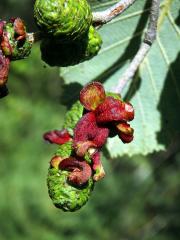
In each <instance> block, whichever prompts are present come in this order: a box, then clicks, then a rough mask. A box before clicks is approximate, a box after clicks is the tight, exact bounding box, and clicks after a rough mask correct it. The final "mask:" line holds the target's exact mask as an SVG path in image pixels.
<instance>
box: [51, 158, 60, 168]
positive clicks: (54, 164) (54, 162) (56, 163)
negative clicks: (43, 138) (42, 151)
mask: <svg viewBox="0 0 180 240" xmlns="http://www.w3.org/2000/svg"><path fill="white" fill-rule="evenodd" d="M62 160H63V158H62V157H60V156H54V157H53V158H51V161H50V166H51V167H54V168H57V169H59V164H60V162H61V161H62Z"/></svg>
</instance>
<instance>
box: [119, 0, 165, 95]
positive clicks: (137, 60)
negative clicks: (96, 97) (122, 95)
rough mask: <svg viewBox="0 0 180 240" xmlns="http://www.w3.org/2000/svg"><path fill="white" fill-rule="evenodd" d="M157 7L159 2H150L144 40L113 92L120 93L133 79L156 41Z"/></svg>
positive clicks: (156, 0)
mask: <svg viewBox="0 0 180 240" xmlns="http://www.w3.org/2000/svg"><path fill="white" fill-rule="evenodd" d="M159 6H160V0H152V6H151V10H150V20H149V24H148V28H147V32H146V34H145V37H144V40H143V42H142V44H141V46H140V48H139V50H138V52H137V53H136V55H135V57H134V58H133V60H132V62H131V63H130V65H129V67H128V68H127V70H126V71H125V72H124V74H123V75H122V77H121V78H120V80H119V81H118V85H117V86H116V88H115V92H117V93H119V92H122V90H123V89H124V87H125V86H126V85H127V83H128V82H129V81H130V80H131V79H132V78H133V77H134V75H135V73H136V71H137V69H138V68H139V66H140V64H141V63H142V61H143V60H144V58H145V57H146V55H147V53H148V52H149V50H150V48H151V45H152V44H153V42H154V40H155V39H156V30H157V22H158V17H159Z"/></svg>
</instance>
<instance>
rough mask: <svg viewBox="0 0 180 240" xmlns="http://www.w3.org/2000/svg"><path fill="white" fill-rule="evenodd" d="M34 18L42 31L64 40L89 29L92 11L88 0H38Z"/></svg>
mask: <svg viewBox="0 0 180 240" xmlns="http://www.w3.org/2000/svg"><path fill="white" fill-rule="evenodd" d="M34 18H35V21H36V23H37V25H38V27H39V28H40V30H41V31H42V32H44V33H45V34H49V35H51V36H53V37H56V38H57V39H58V40H59V41H63V42H64V41H72V40H75V39H77V38H79V37H81V36H82V35H83V34H84V33H86V32H87V31H88V29H89V26H90V24H91V22H92V13H91V9H90V6H89V4H88V2H87V1H86V0H81V1H79V0H68V1H67V0H36V1H35V4H34Z"/></svg>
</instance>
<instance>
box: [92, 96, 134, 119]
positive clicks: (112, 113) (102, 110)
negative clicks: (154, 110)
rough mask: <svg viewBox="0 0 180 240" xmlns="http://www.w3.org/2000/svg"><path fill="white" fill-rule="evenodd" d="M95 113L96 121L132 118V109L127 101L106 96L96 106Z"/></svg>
mask: <svg viewBox="0 0 180 240" xmlns="http://www.w3.org/2000/svg"><path fill="white" fill-rule="evenodd" d="M95 115H96V120H97V122H98V123H108V122H112V121H130V120H132V119H133V118H134V109H133V107H132V105H131V104H129V103H124V102H122V101H120V100H118V99H114V98H113V97H106V99H105V101H104V102H103V103H101V104H100V105H99V106H98V107H97V108H96V110H95Z"/></svg>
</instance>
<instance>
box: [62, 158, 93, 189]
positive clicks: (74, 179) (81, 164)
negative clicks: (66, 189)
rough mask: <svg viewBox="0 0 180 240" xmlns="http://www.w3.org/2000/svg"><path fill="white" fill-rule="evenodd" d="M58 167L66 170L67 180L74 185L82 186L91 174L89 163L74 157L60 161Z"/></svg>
mask: <svg viewBox="0 0 180 240" xmlns="http://www.w3.org/2000/svg"><path fill="white" fill-rule="evenodd" d="M59 168H60V169H61V170H67V171H70V172H71V173H70V174H69V177H68V180H69V181H70V182H71V183H72V184H73V185H75V186H79V187H80V186H82V185H84V184H85V183H87V181H88V180H89V178H90V177H91V175H92V170H91V167H90V165H89V164H88V163H87V162H86V161H82V160H81V161H80V160H79V159H76V158H74V157H69V158H66V159H64V160H63V161H61V162H60V164H59Z"/></svg>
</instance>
